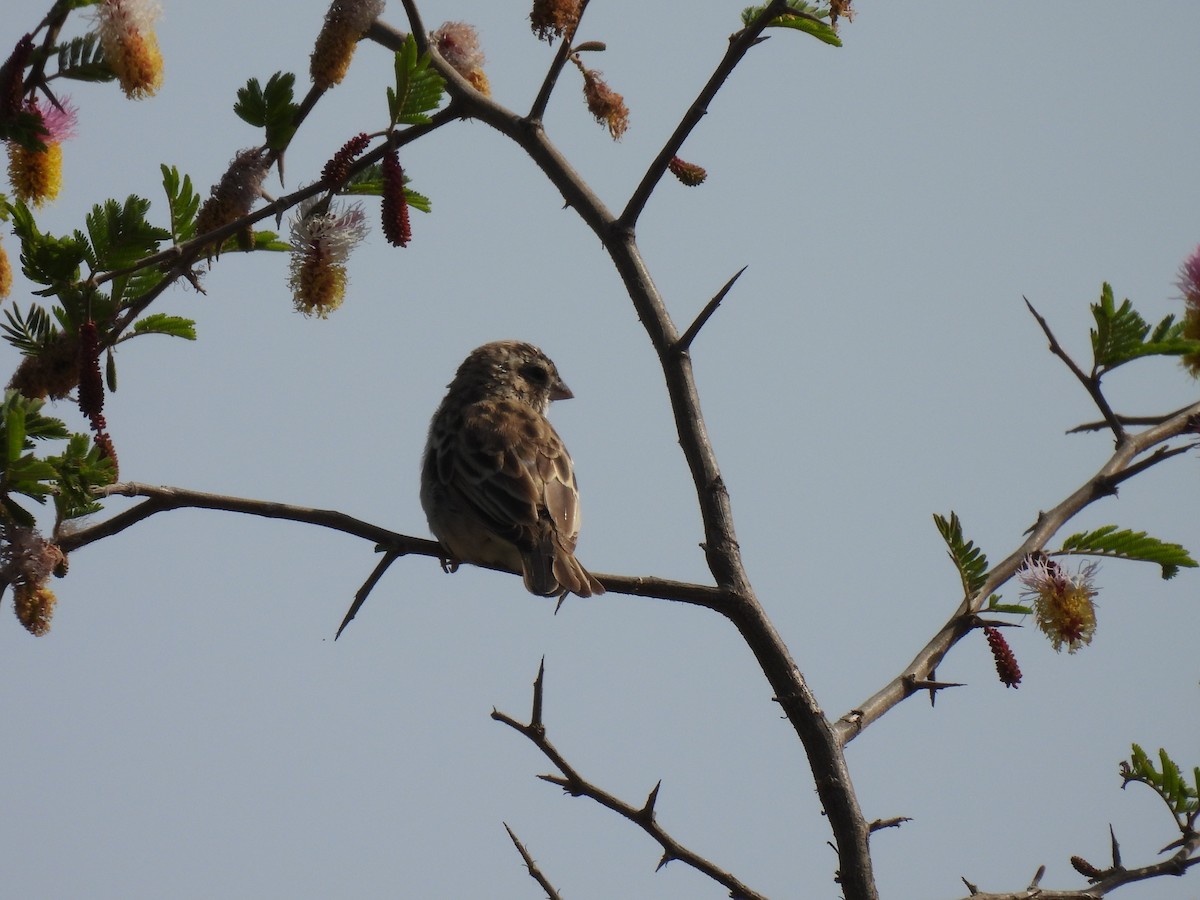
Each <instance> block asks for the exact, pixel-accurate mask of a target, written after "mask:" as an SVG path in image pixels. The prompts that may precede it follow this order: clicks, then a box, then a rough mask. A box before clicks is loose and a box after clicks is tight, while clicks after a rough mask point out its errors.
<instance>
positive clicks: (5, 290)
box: [0, 244, 13, 300]
mask: <svg viewBox="0 0 1200 900" xmlns="http://www.w3.org/2000/svg"><path fill="white" fill-rule="evenodd" d="M12 284H13V274H12V263H11V262H9V261H8V253H7V252H6V251H5V249H4V245H3V244H0V300H3V299H4V298H5V297H7V296H8V295H9V294H11V293H12Z"/></svg>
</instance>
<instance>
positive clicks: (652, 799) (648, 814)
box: [640, 778, 662, 821]
mask: <svg viewBox="0 0 1200 900" xmlns="http://www.w3.org/2000/svg"><path fill="white" fill-rule="evenodd" d="M660 787H662V779H661V778H660V779H658V784H656V785H655V786H654V790H652V791H651V792H650V796H648V797H647V798H646V805H645V806H643V807H642V808H641V810H640V815H642V816H643V817H644V818H645V819H646V820H647V821H653V820H654V804H656V803H657V802H658V789H659V788H660Z"/></svg>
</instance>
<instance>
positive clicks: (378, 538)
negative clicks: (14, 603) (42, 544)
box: [56, 482, 725, 627]
mask: <svg viewBox="0 0 1200 900" xmlns="http://www.w3.org/2000/svg"><path fill="white" fill-rule="evenodd" d="M99 494H100V496H103V497H116V496H121V497H144V498H146V499H144V500H142V502H141V503H139V504H137V505H136V506H133V507H131V508H129V509H126V510H123V511H122V512H119V513H117V514H116V515H114V516H112V517H111V518H108V519H105V520H104V521H102V522H97V523H95V524H94V525H88V526H85V527H83V528H77V529H68V530H64V531H63V533H62V534H60V535H58V536H57V538H56V540H57V544H58V547H59V549H60V550H62V551H63V552H64V553H70V552H72V551H74V550H78V549H80V548H82V547H86V546H87V545H88V544H92V543H95V542H96V541H99V540H102V539H104V538H107V537H112V536H113V535H116V534H120V533H121V532H122V531H124V530H125V529H127V528H129V527H131V526H133V525H136V524H137V523H138V522H141V521H144V520H145V519H148V518H150V517H151V516H154V515H157V514H158V513H162V512H168V511H170V510H175V509H211V510H221V511H224V512H234V513H242V514H244V515H250V516H259V517H262V518H267V519H284V520H287V521H290V522H300V523H302V524H306V525H317V526H319V527H321V528H328V529H331V530H333V531H340V532H342V533H343V534H348V535H351V536H353V537H358V538H362V539H363V540H367V541H371V542H372V543H374V544H375V545H376V546H377V547H378V549H380V550H382V551H385V552H387V553H390V554H393V555H394V556H427V557H431V558H433V559H444V558H445V557H446V551H445V549H444V548H443V547H442V545H441V544H439V543H438V542H437V541H431V540H429V539H428V538H420V537H413V536H411V535H407V534H400V533H398V532H395V531H390V530H388V529H386V528H383V527H381V526H379V525H373V524H371V523H370V522H364V521H363V520H361V519H356V518H354V517H353V516H348V515H346V514H345V513H341V512H338V511H336V510H331V509H315V508H313V507H309V506H296V505H292V504H287V503H276V502H274V501H270V500H252V499H249V498H246V497H232V496H228V495H225V494H210V493H206V492H204V491H193V490H188V489H187V488H179V487H166V486H161V485H150V484H139V483H137V482H122V483H120V484H113V485H109V486H108V487H107V488H105V489H103V490H102V491H100V492H99ZM496 571H506V570H504V569H497V570H496ZM596 575H597V577H598V578H601V579H603V582H604V586H605V588H606V589H607V590H608V591H609V592H610V593H615V594H628V595H630V596H634V597H648V598H655V599H659V600H675V601H680V602H683V603H690V604H693V605H695V606H704V607H708V608H709V609H720V607H721V606H722V604H723V603H724V602H725V595H724V593H723V592H722V591H720V590H719V589H717V588H715V587H709V586H708V585H703V584H692V583H690V582H685V581H671V580H669V579H666V578H653V577H645V576H630V575H612V574H606V573H603V572H598V573H596ZM355 611H356V612H357V609H356V610H355ZM351 618H352V617H351ZM344 624H345V623H343V627H344Z"/></svg>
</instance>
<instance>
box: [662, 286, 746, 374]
mask: <svg viewBox="0 0 1200 900" xmlns="http://www.w3.org/2000/svg"><path fill="white" fill-rule="evenodd" d="M747 268H748V267H747V266H742V267H741V268H740V269H738V270H737V272H736V273H735V274H734V276H733V277H732V278H730V279H729V280H728V281H727V282H725V287H723V288H721V290H719V291H717V295H716V296H715V297H713V298H712V299H711V300H709V301H708V303H707V304H706V305H705V307H704V309H702V310H700V315H698V316H696V320H695V321H694V322H692V324H691V325H689V326H688V330H687V331H685V332H684V333H683V337H681V338H680V339H679V340H677V341H676V342H675V346H674V347H672V348H671V349H672V350H674V351H675V352H676V353H687V352H688V350H689V349H690V348H691V346H692V341H694V340H695V339H696V335H698V334H699V333H700V329H701V328H703V327H704V325H705V323H706V322H708V320H709V319H711V318H712V316H713V313H715V312H716V311H717V307H719V306H720V305H721V301H722V300H724V299H725V295H726V294H728V293H729V291H730V289H731V288H732V287H733V285H734V283H735V282H736V281H737V280H738V279H739V278H741V277H742V273H743V272H745V271H746V269H747Z"/></svg>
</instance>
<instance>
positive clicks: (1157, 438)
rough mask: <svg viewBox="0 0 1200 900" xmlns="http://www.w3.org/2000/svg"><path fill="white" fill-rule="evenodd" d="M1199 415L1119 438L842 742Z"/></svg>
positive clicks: (846, 729)
mask: <svg viewBox="0 0 1200 900" xmlns="http://www.w3.org/2000/svg"><path fill="white" fill-rule="evenodd" d="M1196 416H1200V403H1194V404H1192V405H1191V406H1188V407H1185V408H1184V409H1181V410H1180V411H1179V412H1177V413H1176V414H1175V415H1174V416H1172V417H1171V418H1170V419H1167V420H1166V421H1165V422H1163V423H1161V424H1159V425H1156V426H1154V427H1153V428H1147V429H1146V430H1145V431H1141V432H1138V433H1136V434H1126V436H1125V440H1124V441H1122V442H1120V443H1119V445H1118V447H1117V450H1116V452H1115V453H1113V455H1112V457H1110V458H1109V460H1108V462H1106V463H1105V464H1104V465H1103V466H1102V467H1101V468H1100V469H1099V471H1097V472H1096V474H1095V475H1093V476H1092V477H1091V478H1090V479H1088V481H1086V482H1085V483H1084V484H1082V485H1081V486H1080V487H1079V488H1078V489H1077V490H1076V491H1075V492H1074V493H1072V494H1071V495H1070V496H1069V497H1067V498H1066V499H1065V500H1063V501H1062V502H1061V503H1059V504H1058V505H1057V506H1056V507H1054V508H1053V509H1052V510H1050V511H1049V512H1045V513H1042V514H1041V515H1039V516H1038V520H1037V522H1036V523H1035V525H1034V527H1033V528H1032V529H1031V530H1030V532H1029V537H1028V538H1027V539H1026V540H1025V542H1024V543H1023V544H1021V546H1020V547H1018V548H1017V549H1016V550H1014V551H1013V552H1012V554H1010V555H1009V557H1008V558H1007V559H1005V560H1004V561H1003V562H1001V563H999V564H998V565H996V566H995V567H993V568H992V570H991V571H990V572H989V573H988V577H987V580H986V581H985V582H984V584H983V587H982V588H980V590H979V592H978V593H977V594H976V595H975V596H974V597H972V598H967V599H964V600H963V602H962V603H961V604H960V605H959V607H958V609H956V610H955V612H954V615H952V616H951V617H950V619H949V620H947V622H946V624H944V625H943V626H942V627H941V630H939V631H938V633H937V634H936V635H934V636H933V638H932V639H931V640H930V641H929V643H928V644H926V645H925V646H924V647H923V648H922V649H921V651H920V652H919V653H918V654H917V655H916V656H915V657H914V658H913V660H912V662H910V663H909V664H908V665H907V666H906V667H905V669H904V671H903V672H901V673H900V674H899V675H897V676H896V677H895V678H893V679H892V680H891V681H890V682H889V683H888V684H886V685H885V686H884V687H883V688H881V689H880V690H879V691H877V692H876V693H875V694H874V695H873V696H872V697H870V698H869V699H867V700H866V701H865V702H864V703H862V705H860V706H858V707H856V708H855V709H852V710H850V711H849V712H847V713H846V714H845V715H843V716H842V717H841V718H840V719H838V721H837V723H836V725H835V726H834V727H835V730H836V732H837V734H838V736H839V738H840V739H841V740H842V741H843V743H849V742H850V741H852V740H854V738H856V737H857V736H858V735H859V734H861V733H862V732H863V731H864V730H865V729H866V728H867V726H868V725H870V724H871V723H872V722H875V721H876V720H878V719H879V718H880V717H881V716H883V715H884V714H885V713H887V712H888V711H889V710H890V709H892V708H893V707H894V706H896V705H897V704H899V703H900V702H902V701H903V700H905V699H907V698H908V697H910V696H911V695H912V694H914V693H916V691H917V690H918V688H915V687H914V681H915V680H921V679H924V678H926V677H928V676H929V674H930V673H932V672H933V671H934V670H935V669H936V668H937V667H938V664H939V663H940V662H941V661H942V659H943V658H944V657H945V655H946V654H947V653H948V652H949V651H950V648H951V647H953V646H954V645H955V644H956V643H958V641H959V640H961V639H962V637H963V636H964V635H965V634H967V633H968V632H969V631H971V630H972V627H973V621H972V616H973V615H974V614H975V613H978V612H979V611H980V610H981V609H982V608H983V605H984V604H985V603H986V602H987V598H988V597H990V596H991V595H992V594H993V593H995V592H996V590H997V589H998V588H999V587H1000V586H1001V585H1003V584H1004V583H1005V582H1007V581H1008V580H1009V579H1010V578H1012V577H1013V575H1015V574H1016V572H1017V570H1018V569H1019V568H1020V567H1021V565H1022V564H1023V563H1024V561H1025V557H1026V556H1027V555H1028V554H1030V553H1032V552H1033V551H1034V550H1040V549H1042V548H1043V547H1044V546H1045V545H1046V543H1047V541H1049V540H1050V538H1052V537H1053V536H1054V534H1055V533H1056V532H1057V531H1058V530H1059V529H1060V528H1062V526H1063V525H1065V524H1066V523H1067V522H1068V521H1069V520H1070V519H1072V518H1073V517H1074V516H1075V515H1076V514H1078V513H1079V512H1080V510H1082V509H1084V508H1085V507H1087V506H1089V505H1090V504H1092V503H1094V502H1095V501H1096V500H1099V499H1100V498H1101V497H1107V496H1110V495H1111V494H1112V493H1113V492H1114V490H1115V487H1114V486H1115V485H1116V484H1117V483H1119V482H1120V481H1122V480H1124V479H1125V478H1126V477H1128V473H1129V472H1130V470H1139V469H1143V468H1145V467H1146V465H1147V464H1150V465H1153V464H1154V463H1156V462H1161V461H1162V460H1163V459H1166V458H1169V457H1171V456H1175V455H1176V454H1177V453H1178V452H1180V451H1179V450H1178V448H1174V449H1172V450H1162V449H1160V450H1159V451H1158V452H1157V453H1155V454H1153V455H1151V456H1150V457H1149V458H1148V459H1146V460H1137V461H1136V462H1135V460H1136V459H1137V457H1138V456H1140V455H1141V454H1143V453H1145V452H1146V451H1148V450H1150V449H1151V448H1153V447H1155V446H1157V445H1158V444H1162V443H1164V442H1166V441H1168V440H1170V439H1172V438H1174V437H1177V436H1179V435H1180V434H1183V433H1185V432H1188V431H1190V430H1192V429H1193V428H1194V420H1195V417H1196Z"/></svg>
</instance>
